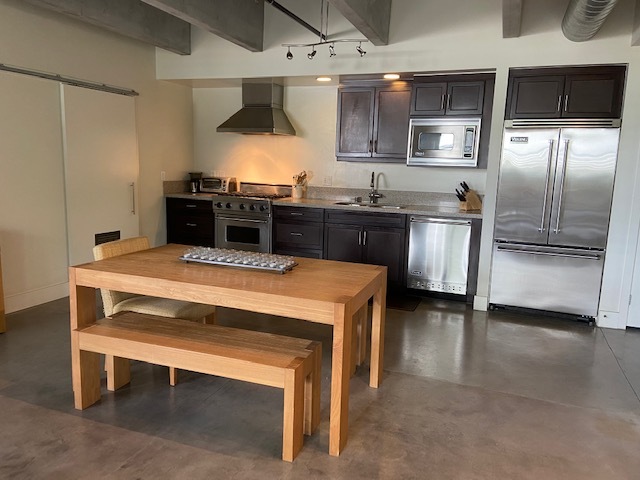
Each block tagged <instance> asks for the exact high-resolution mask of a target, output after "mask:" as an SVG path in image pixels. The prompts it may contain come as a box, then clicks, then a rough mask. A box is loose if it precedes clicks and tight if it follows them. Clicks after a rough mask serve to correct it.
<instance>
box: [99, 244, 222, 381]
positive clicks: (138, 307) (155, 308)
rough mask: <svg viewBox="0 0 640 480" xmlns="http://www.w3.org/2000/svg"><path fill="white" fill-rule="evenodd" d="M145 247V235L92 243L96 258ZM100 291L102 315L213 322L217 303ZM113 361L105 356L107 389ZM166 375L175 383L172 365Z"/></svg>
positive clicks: (175, 373) (111, 357)
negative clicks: (142, 315)
mask: <svg viewBox="0 0 640 480" xmlns="http://www.w3.org/2000/svg"><path fill="white" fill-rule="evenodd" d="M148 248H150V245H149V239H148V238H147V237H133V238H125V239H122V240H115V241H113V242H107V243H102V244H100V245H96V246H95V247H93V258H94V259H95V260H103V259H105V258H111V257H116V256H119V255H126V254H127V253H133V252H139V251H140V250H146V249H148ZM100 294H101V296H102V304H103V308H104V316H105V317H111V316H112V315H114V314H116V313H119V312H134V313H142V314H146V315H155V316H158V317H168V318H182V319H185V320H194V321H202V322H203V323H209V324H212V323H215V312H216V307H214V306H212V305H203V304H200V303H192V302H184V301H182V300H172V299H168V298H158V297H149V296H145V295H137V294H134V293H125V292H117V291H114V290H107V289H104V288H101V289H100ZM114 361H116V360H115V359H114V357H113V356H111V355H108V356H107V357H106V358H105V369H106V370H107V388H108V389H109V390H114V385H113V383H114V379H113V376H112V375H111V374H110V373H109V372H112V371H113V369H112V368H111V366H112V365H113V362H114ZM169 378H170V383H171V385H175V384H176V382H177V380H178V371H177V370H176V369H175V368H173V367H169Z"/></svg>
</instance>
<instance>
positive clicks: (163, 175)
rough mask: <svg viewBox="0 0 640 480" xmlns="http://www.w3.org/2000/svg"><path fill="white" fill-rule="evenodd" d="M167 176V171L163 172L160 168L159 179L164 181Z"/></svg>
mask: <svg viewBox="0 0 640 480" xmlns="http://www.w3.org/2000/svg"><path fill="white" fill-rule="evenodd" d="M166 177H167V172H165V171H164V170H162V171H161V172H160V180H161V181H163V182H164V180H165V178H166Z"/></svg>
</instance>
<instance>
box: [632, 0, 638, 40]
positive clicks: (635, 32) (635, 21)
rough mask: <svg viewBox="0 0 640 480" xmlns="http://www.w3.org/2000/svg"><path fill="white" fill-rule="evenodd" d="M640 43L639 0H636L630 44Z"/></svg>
mask: <svg viewBox="0 0 640 480" xmlns="http://www.w3.org/2000/svg"><path fill="white" fill-rule="evenodd" d="M638 45H640V0H636V6H635V12H634V15H633V31H632V32H631V46H632V47H637V46H638Z"/></svg>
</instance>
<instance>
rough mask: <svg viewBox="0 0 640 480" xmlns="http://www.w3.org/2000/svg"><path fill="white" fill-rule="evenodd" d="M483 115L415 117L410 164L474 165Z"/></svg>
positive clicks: (408, 158) (408, 151) (476, 161)
mask: <svg viewBox="0 0 640 480" xmlns="http://www.w3.org/2000/svg"><path fill="white" fill-rule="evenodd" d="M479 141H480V118H452V117H447V118H412V119H410V120H409V145H408V148H407V165H418V166H440V167H475V166H477V165H478V143H479Z"/></svg>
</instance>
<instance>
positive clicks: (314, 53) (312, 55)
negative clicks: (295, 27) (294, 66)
mask: <svg viewBox="0 0 640 480" xmlns="http://www.w3.org/2000/svg"><path fill="white" fill-rule="evenodd" d="M315 56H316V48H315V47H313V48H312V50H311V51H310V52H309V53H307V58H308V59H309V60H313V57H315Z"/></svg>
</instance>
